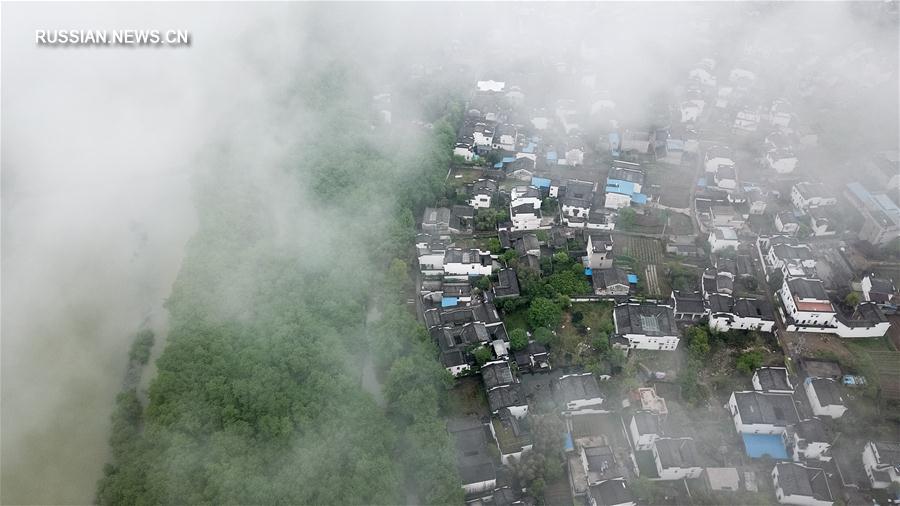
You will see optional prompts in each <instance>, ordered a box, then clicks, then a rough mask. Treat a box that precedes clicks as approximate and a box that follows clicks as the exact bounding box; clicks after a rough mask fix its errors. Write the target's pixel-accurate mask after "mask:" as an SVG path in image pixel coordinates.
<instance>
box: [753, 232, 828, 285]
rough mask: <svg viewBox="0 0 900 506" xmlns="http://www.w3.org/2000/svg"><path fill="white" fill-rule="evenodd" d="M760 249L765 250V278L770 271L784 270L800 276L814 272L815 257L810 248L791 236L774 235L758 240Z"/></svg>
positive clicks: (789, 273)
mask: <svg viewBox="0 0 900 506" xmlns="http://www.w3.org/2000/svg"><path fill="white" fill-rule="evenodd" d="M759 245H760V251H764V252H765V260H766V267H768V269H766V270H767V272H766V278H768V277H769V274H770V273H771V271H776V270H777V271H782V272H786V273H787V274H788V275H791V276H802V275H804V274H805V273H807V272H809V273H812V272H815V268H816V259H815V257H813V254H812V250H811V249H810V248H809V246H807V245H805V244H800V243H799V242H798V241H797V240H796V239H793V238H791V237H784V236H776V237H772V238H769V239H762V238H761V239H760V240H759Z"/></svg>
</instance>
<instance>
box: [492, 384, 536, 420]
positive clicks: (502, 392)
mask: <svg viewBox="0 0 900 506" xmlns="http://www.w3.org/2000/svg"><path fill="white" fill-rule="evenodd" d="M487 397H488V405H490V407H491V412H492V413H496V412H498V411H500V410H501V409H503V408H509V407H513V406H525V405H527V403H526V401H525V392H524V391H523V390H522V386H521V385H519V384H518V383H513V384H512V385H504V386H500V387H495V388H493V389H491V390H488V393H487Z"/></svg>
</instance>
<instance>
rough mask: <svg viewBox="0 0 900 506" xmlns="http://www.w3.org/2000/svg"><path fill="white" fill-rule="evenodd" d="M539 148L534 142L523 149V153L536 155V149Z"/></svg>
mask: <svg viewBox="0 0 900 506" xmlns="http://www.w3.org/2000/svg"><path fill="white" fill-rule="evenodd" d="M536 147H537V144H535V143H533V142H529V143H528V145H527V146H525V147H524V148H522V152H523V153H534V149H535V148H536Z"/></svg>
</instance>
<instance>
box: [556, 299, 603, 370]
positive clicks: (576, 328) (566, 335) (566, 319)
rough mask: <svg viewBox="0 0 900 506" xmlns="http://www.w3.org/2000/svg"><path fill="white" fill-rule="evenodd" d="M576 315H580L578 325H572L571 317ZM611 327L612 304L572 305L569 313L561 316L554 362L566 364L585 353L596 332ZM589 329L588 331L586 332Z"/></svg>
mask: <svg viewBox="0 0 900 506" xmlns="http://www.w3.org/2000/svg"><path fill="white" fill-rule="evenodd" d="M576 313H580V314H581V315H582V320H581V322H580V323H579V324H577V325H576V324H574V323H572V316H573V315H575V314H576ZM611 325H612V304H610V303H606V302H577V303H574V304H572V309H571V311H569V312H567V313H566V314H565V315H564V316H563V322H562V325H561V326H560V328H559V330H558V331H557V333H558V334H559V345H558V346H557V348H556V350H558V352H557V353H556V360H561V361H562V363H568V361H569V360H571V359H572V358H574V357H575V356H577V355H579V354H580V353H581V352H582V351H586V349H585V347H586V346H590V345H591V341H592V340H593V336H596V335H597V330H598V329H600V328H603V327H604V326H606V327H610V326H611ZM588 329H590V330H588Z"/></svg>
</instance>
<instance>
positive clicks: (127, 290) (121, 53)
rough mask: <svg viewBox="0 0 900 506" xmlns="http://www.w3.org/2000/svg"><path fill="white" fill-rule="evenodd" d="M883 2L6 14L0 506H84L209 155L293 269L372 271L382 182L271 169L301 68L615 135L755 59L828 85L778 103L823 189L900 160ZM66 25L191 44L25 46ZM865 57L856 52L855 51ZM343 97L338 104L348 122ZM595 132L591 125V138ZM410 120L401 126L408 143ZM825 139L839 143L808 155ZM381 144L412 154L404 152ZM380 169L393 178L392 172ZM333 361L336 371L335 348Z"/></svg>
mask: <svg viewBox="0 0 900 506" xmlns="http://www.w3.org/2000/svg"><path fill="white" fill-rule="evenodd" d="M881 7H882V6H881V4H878V3H871V4H864V5H851V4H847V3H836V2H835V3H802V4H763V3H745V4H718V3H703V4H693V3H674V2H673V3H668V2H667V3H640V4H619V3H592V4H569V3H562V4H531V3H529V4H518V3H478V4H472V3H470V4H462V5H459V4H446V3H433V4H412V3H408V4H407V3H403V4H395V3H391V4H380V3H362V4H360V3H338V4H323V3H307V4H249V3H228V4H213V3H209V4H193V3H192V4H177V3H155V4H144V3H136V4H115V5H113V4H105V3H88V4H80V3H65V4H50V3H41V4H32V5H25V4H9V3H7V4H4V5H3V7H2V13H3V17H2V72H3V74H2V79H3V89H2V108H0V109H2V148H3V149H2V336H0V337H2V348H0V355H2V378H0V379H2V420H0V423H2V466H0V467H2V476H0V494H2V495H0V502H2V503H4V504H26V503H30V504H59V503H70V504H71V503H77V504H83V503H89V502H91V501H92V500H94V499H95V492H96V485H97V480H98V479H99V478H100V477H101V476H102V471H101V470H102V467H103V464H104V463H105V462H108V461H109V458H110V451H109V445H108V442H107V441H108V438H109V433H110V425H111V424H110V421H109V420H110V415H111V413H112V411H113V406H114V403H115V398H116V394H117V393H118V392H119V390H120V389H121V387H122V378H123V374H124V372H125V366H126V364H127V351H128V347H129V346H130V344H131V337H132V336H133V334H134V332H135V331H136V330H138V329H139V328H140V327H141V326H144V325H146V326H150V327H151V328H154V329H156V330H157V331H158V335H160V336H161V337H162V339H158V340H157V341H158V342H157V349H156V350H155V351H154V353H155V355H154V356H158V355H159V354H160V352H161V348H162V347H163V346H164V344H165V340H164V338H165V335H166V329H167V327H168V324H167V317H168V313H167V311H166V310H165V309H163V303H164V301H165V300H166V299H167V298H168V297H169V296H170V294H171V293H172V288H173V283H174V282H175V280H176V276H177V275H178V273H179V270H180V269H181V267H182V259H183V256H184V254H185V248H186V247H188V245H189V240H190V239H191V238H192V237H193V236H194V234H195V233H196V232H197V227H198V207H199V212H200V213H203V212H204V210H206V209H208V208H209V206H207V204H208V202H207V203H205V202H204V201H203V199H204V198H209V197H208V196H204V195H205V194H204V185H210V184H211V182H212V181H214V180H215V179H216V178H217V177H219V176H218V175H219V173H218V172H216V170H219V169H221V167H220V166H228V167H229V168H228V170H229V172H228V173H227V174H228V175H227V178H229V181H231V183H229V184H233V185H235V187H240V185H245V187H246V188H248V189H251V188H252V191H249V190H248V191H247V192H246V193H244V192H241V191H235V192H232V193H231V194H229V195H230V196H231V197H233V198H234V199H235V201H238V200H241V199H244V198H246V199H253V201H254V202H257V203H258V204H259V207H260V209H259V214H258V215H254V216H252V217H249V218H248V220H250V222H251V223H252V224H253V225H254V226H255V227H256V228H257V229H260V230H265V231H266V232H265V233H268V234H271V238H272V240H273V242H275V243H276V244H278V247H280V248H284V249H285V250H287V251H289V252H291V254H292V255H293V256H294V257H295V258H296V259H297V263H298V264H300V266H301V267H302V269H303V270H305V271H315V272H330V270H331V269H335V268H336V266H335V265H333V264H334V263H335V262H340V263H341V266H345V265H348V264H349V265H352V269H357V270H359V271H365V270H368V269H370V268H375V266H372V265H370V264H369V263H368V262H371V260H369V259H368V257H369V254H368V253H369V252H368V251H366V250H365V249H363V248H364V245H365V244H371V240H370V241H369V243H366V242H361V243H357V242H355V240H354V241H351V242H349V243H347V244H348V246H347V247H346V248H345V246H344V245H345V242H344V241H345V239H346V238H345V234H347V231H348V230H350V231H352V232H354V233H355V232H363V231H366V230H383V228H379V227H383V226H384V222H385V221H386V220H388V219H390V218H391V216H392V215H391V213H392V212H393V205H394V202H393V200H392V199H393V195H392V194H391V192H390V190H385V191H383V192H381V193H379V194H377V195H374V196H372V197H371V198H369V197H368V196H365V195H363V194H361V193H360V194H351V196H352V197H355V198H359V200H364V202H359V201H357V202H353V201H350V200H351V199H346V207H345V208H343V209H340V208H334V207H329V208H325V207H324V206H322V205H320V204H318V203H316V202H315V201H314V199H313V196H314V194H315V191H314V190H312V189H311V187H310V186H308V185H307V183H310V182H311V181H312V180H313V175H314V172H315V168H304V169H303V170H304V171H306V172H303V173H301V174H300V176H299V177H294V176H288V175H286V174H285V171H284V170H283V168H284V166H286V165H289V164H291V163H298V162H297V161H298V160H302V159H304V158H306V157H307V156H309V155H310V153H312V152H314V151H315V150H316V146H310V145H307V144H306V142H304V140H305V139H306V138H307V137H308V136H311V135H312V134H313V132H314V131H317V130H318V129H320V128H329V127H330V126H329V125H320V124H316V123H315V122H314V120H313V119H312V118H313V117H314V116H313V115H312V113H311V112H310V111H309V110H308V109H310V108H311V107H310V106H309V104H305V103H302V100H301V99H302V98H304V97H302V96H301V97H300V98H298V97H297V96H296V95H298V94H299V95H303V92H298V91H297V88H296V87H297V86H299V85H298V84H297V83H298V82H300V81H301V77H303V78H306V77H307V76H308V75H309V74H310V73H315V72H319V71H322V69H327V68H329V66H332V65H337V64H343V65H347V66H348V67H349V68H352V69H353V71H354V72H355V73H353V74H350V75H345V76H344V78H345V79H346V81H347V83H342V85H345V86H347V87H350V88H351V89H353V90H354V91H352V92H350V93H349V94H352V95H353V96H354V97H357V98H358V97H364V98H366V99H368V98H369V97H371V96H372V95H374V94H375V93H378V92H382V91H384V90H388V91H393V90H398V89H403V88H404V87H406V86H408V85H409V83H410V82H411V81H414V80H415V79H416V78H415V77H414V76H417V75H420V74H422V73H425V74H433V75H434V76H436V77H432V79H435V80H436V81H444V82H446V83H448V88H449V89H452V90H454V91H455V90H457V89H458V87H459V83H462V84H464V85H465V86H466V88H465V90H466V91H467V92H468V91H470V90H471V88H472V87H473V86H474V82H475V80H476V79H497V80H505V81H507V82H508V83H511V84H517V85H519V86H521V87H522V88H523V90H526V91H525V93H526V99H525V103H526V104H527V106H528V107H531V108H533V109H534V110H540V109H545V110H546V111H547V112H548V114H549V115H552V114H553V109H554V108H555V107H556V104H557V101H559V100H564V99H565V100H573V101H574V102H575V103H576V104H578V107H579V109H581V110H585V111H589V110H590V105H591V104H593V103H594V102H595V101H596V100H598V99H600V98H610V99H612V100H613V101H615V103H616V118H615V119H616V120H617V122H618V124H620V125H638V124H640V125H645V124H648V123H653V122H654V121H657V120H658V119H659V116H660V114H661V113H660V110H662V114H663V115H665V114H666V112H667V111H668V112H671V111H669V110H668V109H667V107H669V106H671V104H677V101H676V99H675V98H674V97H676V96H677V95H678V94H679V93H681V92H683V89H684V85H685V80H686V75H687V71H688V70H689V69H690V68H692V66H693V65H695V64H696V63H697V61H699V60H700V59H701V58H704V57H709V58H714V59H715V60H716V65H717V68H722V69H729V68H734V67H741V68H750V69H752V70H753V71H754V72H756V73H757V74H758V75H759V76H760V78H761V79H765V80H766V82H767V83H768V84H767V85H768V86H769V87H771V88H773V89H771V90H767V91H768V92H770V94H773V95H776V96H777V95H780V94H784V95H790V96H793V95H796V89H797V87H798V85H799V84H798V83H799V82H800V80H801V78H802V77H804V76H808V75H815V76H820V75H827V76H828V77H827V79H826V78H823V79H825V80H828V82H829V83H836V84H830V85H827V86H826V85H824V84H822V85H819V87H818V89H817V90H816V92H815V93H814V94H813V95H812V97H811V98H809V99H808V100H806V101H805V102H803V103H795V104H794V105H795V107H796V108H797V109H798V111H797V114H798V115H799V116H800V117H801V118H802V121H803V124H804V126H808V127H809V129H810V131H815V132H816V133H818V135H819V140H820V144H821V147H822V151H821V152H817V153H815V154H813V155H811V156H816V157H817V158H815V159H816V160H818V161H819V165H818V166H817V168H816V169H815V171H812V173H814V174H815V176H816V177H820V178H822V179H823V180H832V179H833V180H834V181H835V182H840V183H843V182H846V181H844V179H842V178H844V177H845V175H846V171H845V169H846V164H847V163H852V162H853V161H854V159H855V158H859V157H863V156H866V155H867V154H868V152H869V151H874V150H897V149H898V141H897V138H898V117H900V114H898V105H897V104H898V94H897V82H898V81H897V79H898V72H897V59H898V49H897V48H898V32H897V26H896V21H897V19H896V18H897V15H896V9H894V11H893V13H889V12H888V11H887V10H884V11H882V10H879V9H880V8H881ZM69 27H71V28H82V29H108V30H112V29H122V28H130V27H137V28H159V29H169V28H173V29H185V30H189V31H190V32H191V34H192V43H191V45H190V46H189V47H162V48H147V47H142V48H119V47H104V48H97V47H66V48H62V47H38V46H36V45H35V43H34V31H35V29H38V28H42V29H53V28H69ZM865 48H872V51H871V52H869V53H866V54H865V55H864V56H856V57H854V56H853V55H854V54H856V53H858V52H859V51H861V50H863V49H865ZM748 54H749V56H748ZM574 75H578V76H582V77H585V78H587V80H582V79H578V78H572V76H574ZM573 82H574V83H575V84H573ZM579 83H580V84H579ZM587 83H589V84H587ZM354 87H358V89H359V90H360V91H356V88H354ZM660 97H662V98H660ZM415 98H418V97H410V94H409V93H406V94H402V93H397V92H395V96H394V101H393V103H392V106H393V108H394V110H393V112H394V121H393V123H394V124H395V125H394V128H396V129H397V131H403V129H406V128H410V129H412V127H411V126H410V125H419V124H422V123H429V124H430V123H431V122H433V121H434V120H435V119H436V118H431V117H427V116H428V110H427V107H426V105H425V104H423V103H417V102H416V101H415ZM463 98H465V97H463ZM323 100H326V101H327V100H328V99H327V97H326V98H325V99H323ZM423 101H424V100H423ZM658 102H665V103H664V104H663V105H662V106H659V104H658ZM359 104H360V103H358V102H348V105H347V108H348V111H349V110H350V109H351V108H352V107H353V106H359ZM666 104H668V105H666ZM370 105H371V104H368V103H363V106H364V107H369V106H370ZM764 105H765V106H767V105H768V104H764ZM351 112H352V111H351ZM356 113H358V114H360V115H368V114H369V113H370V111H362V112H360V111H356ZM605 126H606V125H605V124H603V125H600V124H597V125H591V129H587V132H586V136H588V135H590V136H592V139H589V140H588V141H587V142H588V143H592V142H595V141H596V140H597V139H599V138H600V136H601V134H600V130H601V129H602V127H605ZM372 128H373V129H375V127H374V126H373V127H372ZM419 130H421V129H419ZM419 130H416V132H418V133H417V134H416V135H410V137H409V138H410V139H413V140H414V141H418V140H419V139H420V137H418V135H421V132H419ZM426 131H427V129H426ZM341 134H342V132H341V131H340V129H339V128H338V129H337V130H336V131H335V135H341ZM836 139H838V140H840V139H842V140H843V142H846V145H840V146H839V145H836V144H827V142H829V141H834V140H836ZM398 144H404V146H403V147H404V148H408V149H409V150H410V151H412V152H413V153H416V154H418V152H417V151H416V149H417V146H416V145H415V142H413V143H408V144H413V145H412V146H409V145H405V144H406V143H398ZM379 149H386V148H384V147H379ZM374 150H376V149H375V148H373V151H374ZM331 156H333V157H336V158H340V156H341V154H340V153H334V154H333V155H331ZM316 160H319V159H316ZM384 170H385V171H386V174H387V173H388V172H390V173H391V175H392V176H396V175H397V173H398V171H400V170H401V169H396V168H393V167H392V165H389V164H386V165H385V166H384ZM410 177H411V175H410ZM345 184H347V186H349V183H346V182H345ZM345 198H346V197H345ZM341 202H345V201H344V200H342V201H341ZM235 209H238V210H240V209H243V208H241V207H235ZM348 214H349V215H352V216H355V218H354V219H349V218H348V217H347V216H346V215H348ZM348 235H349V234H348ZM370 239H371V238H370ZM376 239H377V238H376ZM351 246H356V247H357V248H356V249H354V248H352V247H351ZM246 258H247V262H251V260H249V256H248V257H246ZM195 261H196V262H198V263H199V264H202V263H203V259H196V260H195ZM209 263H210V264H213V263H214V260H212V259H210V262H209ZM383 267H384V266H378V267H377V269H378V270H384V269H383ZM240 269H241V266H236V267H235V270H236V271H239V270H240ZM247 269H248V272H250V271H251V270H252V269H249V268H247ZM225 278H227V276H225V275H224V274H223V279H225ZM254 279H255V278H254ZM267 279H268V278H267ZM242 280H243V281H242ZM229 281H230V280H229ZM242 282H243V283H244V284H241V283H242ZM226 284H227V285H228V286H227V287H224V285H226ZM273 284H274V283H273ZM372 284H374V282H372ZM222 285H223V287H221V288H222V293H220V294H217V298H215V299H213V300H214V302H210V303H209V306H210V307H214V308H216V309H215V311H214V312H215V313H216V315H215V317H211V319H212V320H215V321H227V320H229V319H235V320H242V319H250V318H251V316H253V315H258V314H259V313H260V311H259V309H258V308H257V307H256V306H255V304H258V303H259V301H260V300H263V297H262V296H259V295H258V293H259V292H261V291H262V289H258V288H259V287H257V286H256V285H255V284H254V283H253V282H252V281H248V280H247V279H246V278H236V282H235V283H233V284H229V283H226V282H225V281H222ZM216 286H217V287H218V285H216ZM363 286H364V288H366V289H371V288H372V287H371V285H370V284H368V283H364V284H363ZM342 288H346V289H347V290H348V291H349V290H353V289H355V287H353V286H347V287H342ZM304 290H305V291H303V293H309V291H311V290H310V289H309V287H308V286H307V287H305V289H304ZM251 300H252V302H253V303H252V304H251V303H250V301H251ZM362 316H364V314H363V315H362ZM343 360H347V361H349V362H350V363H348V364H346V367H347V368H348V369H350V370H351V371H352V369H354V364H353V363H352V360H351V359H346V358H344V359H343ZM152 370H153V369H152V368H148V371H147V372H146V374H151V373H150V371H152ZM147 382H149V378H145V383H144V384H145V385H146V384H147ZM142 393H143V392H142ZM379 416H381V415H380V414H379ZM297 448H302V449H304V450H309V452H310V453H312V454H314V455H317V453H315V451H318V450H315V451H314V450H310V449H309V448H307V447H306V446H303V445H302V444H298V445H297ZM296 451H298V452H299V451H300V450H296ZM323 455H324V454H323ZM326 460H327V459H326ZM310 475H311V476H316V475H315V473H313V472H310ZM310 475H304V476H306V477H307V479H310V478H309V476H310ZM302 484H303V482H302V481H301V482H300V485H298V486H302Z"/></svg>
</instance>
